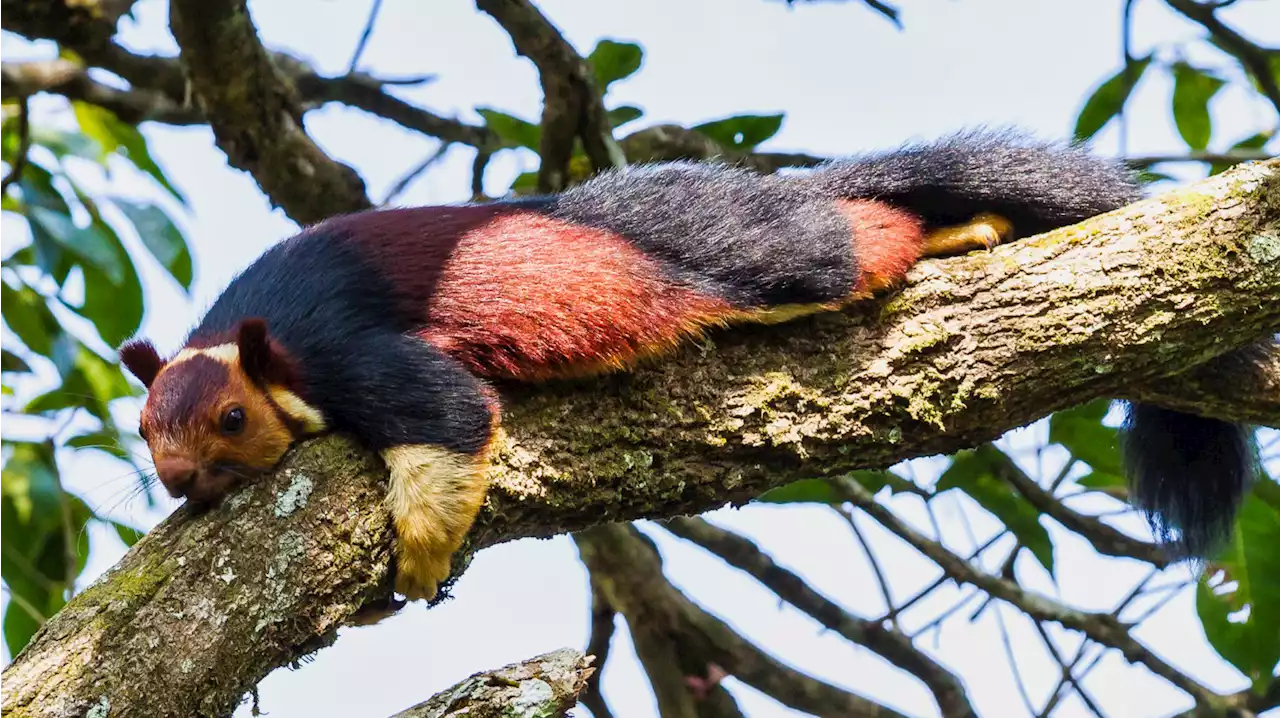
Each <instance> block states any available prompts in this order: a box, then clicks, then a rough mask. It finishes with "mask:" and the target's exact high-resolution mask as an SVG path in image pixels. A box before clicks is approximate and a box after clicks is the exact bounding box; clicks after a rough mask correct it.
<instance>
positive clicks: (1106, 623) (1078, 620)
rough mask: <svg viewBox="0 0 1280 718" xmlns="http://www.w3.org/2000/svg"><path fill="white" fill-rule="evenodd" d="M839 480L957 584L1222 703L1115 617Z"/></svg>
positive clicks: (1210, 702)
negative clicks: (1013, 572) (1061, 596)
mask: <svg viewBox="0 0 1280 718" xmlns="http://www.w3.org/2000/svg"><path fill="white" fill-rule="evenodd" d="M836 481H837V484H838V485H839V486H840V488H841V489H842V490H843V491H844V492H845V494H846V495H847V497H848V499H849V500H850V501H851V502H853V503H854V504H855V505H856V506H858V508H861V509H862V510H864V511H866V512H867V513H868V514H871V515H872V516H873V517H874V518H875V519H876V520H877V521H879V522H880V523H881V524H883V525H884V527H885V528H887V529H889V531H891V532H893V533H894V534H896V535H897V536H898V537H899V538H901V539H902V540H903V541H905V542H907V543H908V544H910V545H911V546H913V547H914V548H915V549H916V550H917V551H920V552H921V553H923V554H924V555H925V556H928V557H929V558H930V559H932V560H933V561H934V563H937V564H938V565H939V566H940V567H941V568H942V570H943V571H945V572H947V574H948V575H950V576H951V577H952V578H954V579H956V580H957V581H961V582H964V583H969V584H973V585H974V586H976V587H978V588H980V589H982V590H984V591H986V592H987V593H989V594H991V595H992V596H993V597H995V598H999V599H1000V600H1003V601H1005V602H1007V603H1011V604H1013V605H1014V606H1017V607H1018V608H1019V609H1021V610H1022V611H1023V612H1024V613H1026V614H1027V615H1029V616H1031V617H1032V618H1034V619H1039V620H1043V621H1053V622H1055V623H1060V624H1062V625H1063V626H1066V627H1067V628H1071V629H1074V630H1077V631H1080V632H1081V633H1084V634H1085V635H1086V636H1088V637H1089V638H1091V639H1093V640H1094V641H1097V642H1098V643H1102V644H1104V645H1107V646H1111V647H1112V648H1116V649H1118V650H1119V651H1120V652H1121V653H1122V654H1124V656H1125V658H1126V659H1128V660H1129V661H1132V662H1138V663H1141V664H1143V665H1144V666H1146V667H1147V668H1148V669H1149V670H1151V672H1153V673H1155V674H1157V675H1159V676H1160V677H1162V678H1164V679H1165V680H1167V681H1169V682H1170V683H1171V684H1173V685H1175V686H1177V687H1178V688H1180V689H1182V690H1183V691H1184V692H1186V693H1187V694H1188V695H1190V696H1191V697H1192V698H1193V699H1195V701H1196V703H1197V704H1199V705H1202V706H1206V707H1207V706H1214V705H1216V704H1217V702H1218V699H1219V697H1218V696H1217V695H1215V694H1214V693H1213V692H1212V691H1210V690H1209V689H1208V688H1205V687H1204V686H1202V685H1200V684H1199V683H1198V682H1196V681H1195V680H1193V679H1192V678H1190V677H1189V676H1186V675H1184V674H1183V673H1181V672H1179V671H1178V670H1177V669H1175V668H1174V667H1172V666H1170V665H1169V664H1168V663H1165V662H1164V661H1163V660H1161V659H1160V658H1159V657H1157V656H1156V655H1155V654H1153V653H1152V652H1151V651H1149V650H1147V649H1146V647H1144V646H1143V645H1142V644H1141V643H1139V642H1138V641H1137V640H1136V639H1134V638H1133V637H1132V636H1130V635H1129V631H1128V627H1127V626H1126V625H1125V624H1122V623H1120V622H1119V621H1117V620H1116V619H1115V618H1114V617H1113V616H1111V615H1109V614H1105V613H1090V612H1087V611H1077V610H1075V609H1073V608H1071V607H1069V606H1066V605H1065V604H1062V603H1059V602H1058V601H1055V600H1053V599H1051V598H1049V597H1047V596H1043V595H1040V594H1035V593H1031V592H1029V591H1027V590H1025V589H1023V588H1022V587H1021V586H1019V585H1017V584H1016V583H1013V582H1012V581H1006V580H1004V579H1000V578H997V577H995V576H991V575H988V574H985V573H982V572H980V571H977V570H976V569H974V568H973V567H971V566H970V565H969V564H968V563H967V562H965V561H964V560H963V559H962V558H960V557H959V556H956V555H955V554H953V553H951V552H950V551H948V550H947V549H946V548H944V547H943V546H942V545H941V544H938V543H936V542H934V541H931V540H929V539H928V538H926V537H924V536H922V535H921V534H920V533H918V532H917V531H916V530H915V529H913V528H911V527H910V526H907V525H906V524H905V523H903V522H902V521H901V520H900V519H899V518H898V517H897V516H894V515H893V513H892V512H891V511H889V510H888V509H886V508H884V507H883V506H881V505H880V504H878V503H876V501H875V499H874V498H873V497H872V496H871V494H870V492H868V491H867V490H866V489H865V488H863V487H862V485H861V484H858V483H857V482H856V481H850V480H847V479H837V480H836Z"/></svg>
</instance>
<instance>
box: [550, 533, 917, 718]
mask: <svg viewBox="0 0 1280 718" xmlns="http://www.w3.org/2000/svg"><path fill="white" fill-rule="evenodd" d="M574 541H575V542H577V544H578V551H579V553H580V555H581V556H582V561H583V563H585V564H586V565H587V569H588V570H589V571H591V573H592V576H593V577H594V580H596V582H597V583H598V585H599V586H600V587H601V590H602V592H603V593H604V595H605V598H606V600H608V602H609V604H610V605H612V606H613V607H614V608H615V609H617V610H618V611H619V612H621V613H622V614H623V615H624V616H626V617H627V624H628V625H629V626H630V627H631V632H632V637H633V639H634V640H635V642H636V647H637V652H639V649H640V644H641V642H642V641H649V640H650V639H662V640H665V641H674V645H673V647H674V648H676V649H677V650H675V651H674V655H672V656H671V658H670V659H669V661H668V664H667V665H663V664H660V663H658V662H657V661H647V662H646V665H645V667H646V670H647V671H648V672H649V674H650V676H651V678H653V679H654V683H655V685H654V689H655V693H658V695H659V703H660V710H661V712H662V715H664V716H666V715H682V714H688V708H687V706H688V703H687V702H685V701H683V700H682V698H686V697H687V696H684V695H681V694H680V693H679V692H676V691H673V690H671V689H670V688H669V686H670V685H671V683H672V678H671V676H670V675H669V673H670V671H671V669H675V670H677V671H678V674H679V675H681V676H684V677H686V678H693V679H694V680H693V681H689V682H687V684H688V685H690V687H693V686H697V688H696V690H698V691H699V692H701V691H702V689H703V688H705V687H706V685H707V683H708V682H710V683H712V684H715V683H716V679H717V677H718V676H719V675H720V674H721V672H723V674H725V675H731V676H734V677H735V678H737V679H738V680H741V681H743V682H744V683H747V684H749V685H751V686H754V687H755V688H756V689H757V690H760V691H761V692H763V693H765V694H767V695H769V696H771V697H773V698H774V699H775V700H777V701H778V702H780V703H782V704H783V705H786V706H790V707H791V708H795V709H797V710H801V711H804V712H806V713H810V714H813V715H817V716H850V717H856V716H876V717H877V718H890V717H897V718H901V714H900V713H898V712H897V711H894V710H893V709H891V708H888V707H886V706H882V705H879V704H877V703H875V702H872V701H870V700H868V699H866V698H863V697H861V696H858V695H855V694H853V693H850V692H848V691H845V690H843V689H841V688H837V687H836V686H833V685H831V684H829V683H826V682H825V681H821V680H819V679H817V678H814V677H812V676H807V675H805V674H803V673H801V672H799V671H797V670H795V669H793V668H791V667H790V666H787V665H785V664H783V663H781V662H779V661H777V660H776V659H774V658H773V657H772V656H770V655H768V654H767V653H765V652H764V651H762V650H761V649H760V648H759V647H757V646H755V645H754V644H752V643H751V642H750V641H748V640H746V639H745V638H743V637H742V636H740V635H739V634H738V633H737V632H735V631H734V630H733V629H732V628H730V627H729V626H728V625H726V624H725V623H724V622H723V621H721V620H720V619H718V618H716V617H714V616H712V615H711V614H709V613H707V612H706V611H704V610H703V609H701V608H700V607H698V606H697V605H695V604H694V603H693V602H692V601H690V600H689V599H688V598H687V597H686V596H685V595H684V594H683V593H681V592H680V591H679V590H678V589H676V588H675V587H674V586H672V585H671V584H670V583H669V582H668V581H667V579H666V577H665V576H664V575H663V573H662V565H661V562H660V560H659V558H658V553H657V551H656V550H655V549H654V548H653V545H652V542H651V541H650V540H649V539H648V538H647V537H645V536H644V535H643V534H641V533H640V532H639V531H638V530H637V529H636V528H635V527H634V526H632V525H629V524H607V525H603V526H596V527H594V528H591V529H588V530H586V531H581V532H578V533H576V534H574ZM796 580H797V581H798V580H799V578H798V577H796ZM801 585H802V586H803V583H801ZM654 632H658V633H660V635H659V636H653V635H651V634H653V633H654ZM652 643H658V644H660V643H661V641H653V642H652ZM655 673H657V674H659V675H658V676H655V675H654V674H655ZM715 687H718V685H716V686H715ZM664 695H665V696H667V697H666V698H665V699H664V697H663V696H664ZM664 701H665V702H666V703H668V705H671V706H673V707H672V708H670V709H666V708H662V707H661V704H662V703H663V702H664ZM681 706H684V707H683V708H682V707H681Z"/></svg>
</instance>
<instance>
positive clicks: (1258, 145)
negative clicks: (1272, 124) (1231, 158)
mask: <svg viewBox="0 0 1280 718" xmlns="http://www.w3.org/2000/svg"><path fill="white" fill-rule="evenodd" d="M1272 137H1275V133H1274V132H1273V131H1271V130H1266V131H1264V132H1259V133H1258V134H1256V135H1253V136H1250V137H1246V138H1244V139H1243V140H1240V141H1239V142H1237V143H1235V144H1234V145H1231V150H1230V151H1240V150H1260V149H1262V148H1263V147H1266V146H1267V143H1268V142H1270V141H1271V138H1272ZM1236 164H1239V163H1238V162H1214V163H1212V164H1210V165H1209V174H1210V175H1216V174H1218V173H1219V172H1222V171H1224V170H1226V169H1227V168H1228V167H1231V166H1233V165H1236Z"/></svg>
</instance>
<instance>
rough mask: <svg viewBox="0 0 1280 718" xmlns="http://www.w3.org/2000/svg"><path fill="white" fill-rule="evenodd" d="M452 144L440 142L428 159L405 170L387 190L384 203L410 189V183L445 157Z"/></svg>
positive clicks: (393, 199) (389, 202) (391, 200)
mask: <svg viewBox="0 0 1280 718" xmlns="http://www.w3.org/2000/svg"><path fill="white" fill-rule="evenodd" d="M451 146H452V145H451V143H448V142H442V143H440V146H439V147H437V148H436V149H435V151H433V152H432V153H431V154H429V155H427V157H426V159H424V160H422V161H421V162H419V163H418V164H416V165H414V167H413V168H412V169H410V170H409V171H408V172H405V173H404V176H402V177H401V178H400V179H398V180H396V183H395V184H394V185H392V186H391V189H390V190H388V191H387V196H386V197H385V198H384V199H383V200H382V204H384V205H386V204H391V203H392V202H393V201H395V198H396V197H399V196H400V195H401V193H403V192H404V191H405V190H406V189H408V188H409V185H410V184H412V183H413V181H414V180H415V179H417V178H419V177H421V176H422V173H424V172H426V171H427V170H429V169H431V166H432V165H434V164H435V163H437V162H439V161H440V160H441V159H443V158H444V156H445V153H446V152H448V151H449V148H450V147H451Z"/></svg>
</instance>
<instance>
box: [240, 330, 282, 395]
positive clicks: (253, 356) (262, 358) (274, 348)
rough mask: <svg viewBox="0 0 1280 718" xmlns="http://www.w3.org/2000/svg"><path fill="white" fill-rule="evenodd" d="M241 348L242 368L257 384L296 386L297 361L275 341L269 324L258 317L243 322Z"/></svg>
mask: <svg viewBox="0 0 1280 718" xmlns="http://www.w3.org/2000/svg"><path fill="white" fill-rule="evenodd" d="M236 345H237V346H238V347H239V348H240V368H241V369H243V370H244V373H245V374H246V375H247V376H248V377H249V380H250V381H252V382H254V383H255V384H259V385H261V386H266V385H267V384H281V385H284V386H287V387H292V385H293V362H292V361H290V359H289V357H288V356H287V355H286V354H285V353H284V351H282V350H281V349H280V347H279V346H278V345H277V344H276V343H275V342H274V341H272V339H271V336H270V333H269V332H268V331H267V323H266V321H264V320H262V319H258V318H256V317H255V318H251V319H245V320H244V321H242V322H240V330H239V332H238V334H237V336H236Z"/></svg>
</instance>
